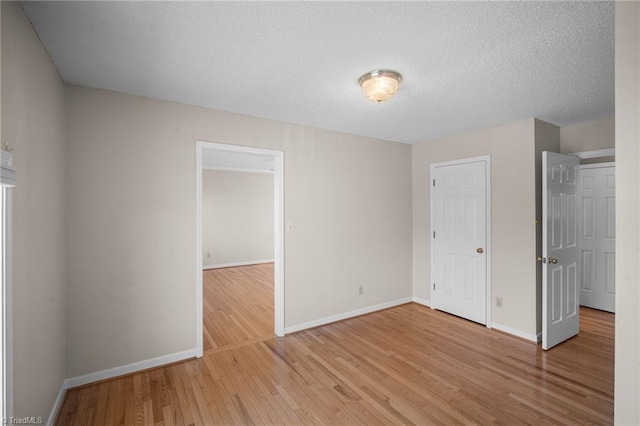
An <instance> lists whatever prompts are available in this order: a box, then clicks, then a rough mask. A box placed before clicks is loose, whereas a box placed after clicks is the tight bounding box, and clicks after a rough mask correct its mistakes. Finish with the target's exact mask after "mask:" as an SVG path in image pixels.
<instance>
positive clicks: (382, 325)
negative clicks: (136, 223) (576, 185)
mask: <svg viewBox="0 0 640 426" xmlns="http://www.w3.org/2000/svg"><path fill="white" fill-rule="evenodd" d="M265 315H266V314H265ZM581 315H582V318H581V332H580V335H579V336H577V337H575V338H573V339H571V340H569V341H567V342H565V343H563V344H561V345H559V346H557V347H555V348H553V349H551V350H549V351H546V352H545V351H543V350H541V349H540V346H536V345H535V344H533V343H531V342H527V341H524V340H521V339H518V338H515V337H512V336H509V335H507V334H503V333H500V332H498V331H494V330H488V329H486V328H485V327H483V326H481V325H478V324H474V323H472V322H469V321H466V320H463V319H460V318H457V317H454V316H451V315H448V314H445V313H442V312H439V311H434V310H431V309H429V308H426V307H424V306H420V305H417V304H407V305H403V306H399V307H396V308H392V309H388V310H385V311H381V312H377V313H373V314H369V315H365V316H361V317H357V318H353V319H349V320H345V321H342V322H338V323H334V324H329V325H326V326H323V327H318V328H315V329H311V330H306V331H301V332H298V333H294V334H291V335H288V336H286V337H284V338H279V339H277V338H274V337H272V336H269V337H265V338H263V339H260V338H257V340H256V338H249V339H248V340H246V341H245V342H244V344H243V343H242V342H238V341H235V340H233V339H231V338H230V337H225V338H226V339H229V340H226V341H225V342H226V343H230V342H235V343H230V344H229V345H227V346H226V349H225V348H221V347H219V348H218V349H215V347H214V346H213V345H214V344H215V345H218V346H219V345H220V344H222V343H218V342H217V341H213V342H212V343H211V345H212V348H211V349H210V350H209V351H208V352H206V353H205V356H204V357H203V358H201V359H197V360H191V361H187V362H183V363H179V364H174V365H170V366H166V367H161V368H156V369H153V370H149V371H145V372H141V373H137V374H133V375H130V376H125V377H122V378H118V379H114V380H110V381H105V382H102V383H98V384H95V385H89V386H85V387H82V388H77V389H72V390H70V391H69V392H68V393H67V396H66V398H65V402H64V405H63V407H62V410H61V413H60V415H59V417H58V421H57V424H58V425H85V424H87V425H121V424H126V425H129V424H148V425H213V424H224V425H227V424H289V425H302V424H325V425H357V424H363V425H377V424H418V425H425V424H447V425H449V424H502V425H518V424H535V425H538V424H602V425H605V424H612V423H613V336H614V331H613V329H614V316H613V314H609V313H605V312H600V311H595V310H591V309H586V308H582V309H581ZM271 318H273V316H271ZM243 321H244V320H242V319H238V320H237V322H238V323H240V324H242V327H239V329H245V330H247V331H248V329H250V328H252V327H249V326H246V325H244V322H243ZM271 321H273V320H272V319H271ZM232 322H234V321H232ZM269 330H272V328H269ZM256 333H257V334H256V335H259V334H260V333H262V331H256ZM249 334H250V333H249ZM226 343H224V344H226Z"/></svg>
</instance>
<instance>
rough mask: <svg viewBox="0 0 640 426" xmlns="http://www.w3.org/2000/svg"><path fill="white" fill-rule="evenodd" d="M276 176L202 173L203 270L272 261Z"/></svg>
mask: <svg viewBox="0 0 640 426" xmlns="http://www.w3.org/2000/svg"><path fill="white" fill-rule="evenodd" d="M273 196H274V195H273V174H270V173H247V172H244V173H243V172H229V171H219V170H203V172H202V264H203V265H204V267H207V266H213V265H223V264H228V263H237V262H251V261H259V260H270V259H273V226H274V225H273V223H274V222H273Z"/></svg>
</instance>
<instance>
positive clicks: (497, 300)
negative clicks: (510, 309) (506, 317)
mask: <svg viewBox="0 0 640 426" xmlns="http://www.w3.org/2000/svg"><path fill="white" fill-rule="evenodd" d="M496 308H502V297H496Z"/></svg>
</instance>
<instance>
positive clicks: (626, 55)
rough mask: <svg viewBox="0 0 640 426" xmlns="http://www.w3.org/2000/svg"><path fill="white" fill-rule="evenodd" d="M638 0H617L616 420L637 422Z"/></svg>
mask: <svg viewBox="0 0 640 426" xmlns="http://www.w3.org/2000/svg"><path fill="white" fill-rule="evenodd" d="M639 28H640V4H639V3H637V2H616V130H615V133H616V151H617V156H616V227H617V228H618V229H621V230H624V232H618V233H617V235H616V336H615V342H616V348H615V366H616V367H615V423H616V424H620V425H632V424H633V425H637V424H640V404H638V401H639V400H640V366H639V363H638V361H639V360H640V314H639V313H640V292H638V283H639V282H640V268H639V266H640V256H639V253H640V227H639V223H640V197H639V195H640V194H639V190H638V188H639V187H640V173H639V172H638V170H640V168H639V167H638V163H639V162H640V150H639V149H638V147H639V144H640V30H639Z"/></svg>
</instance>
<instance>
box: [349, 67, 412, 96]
mask: <svg viewBox="0 0 640 426" xmlns="http://www.w3.org/2000/svg"><path fill="white" fill-rule="evenodd" d="M401 81H402V75H400V73H399V72H397V71H393V70H373V71H371V72H368V73H366V74H364V75H363V76H362V77H360V78H359V79H358V84H359V85H360V87H362V93H364V95H365V96H366V97H367V99H369V100H371V101H373V102H375V103H378V104H379V103H380V102H384V101H386V100H389V99H390V98H391V97H392V96H393V95H395V94H396V92H397V91H398V86H400V82H401Z"/></svg>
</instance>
